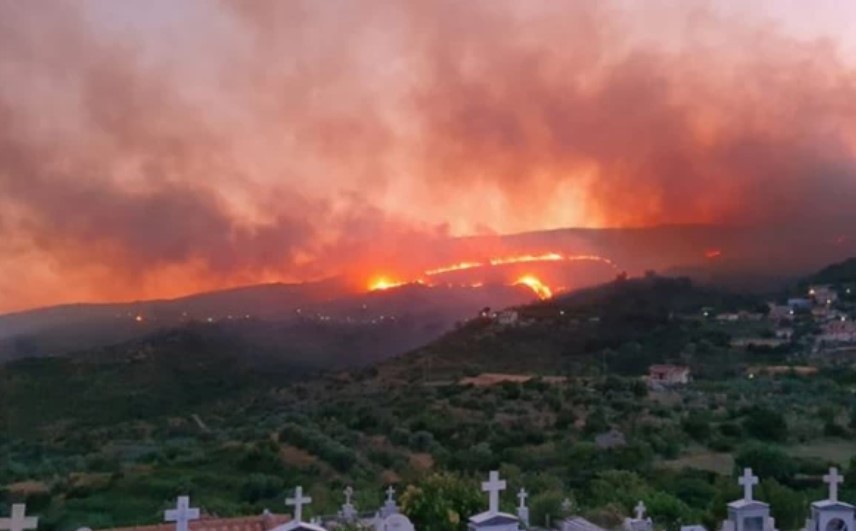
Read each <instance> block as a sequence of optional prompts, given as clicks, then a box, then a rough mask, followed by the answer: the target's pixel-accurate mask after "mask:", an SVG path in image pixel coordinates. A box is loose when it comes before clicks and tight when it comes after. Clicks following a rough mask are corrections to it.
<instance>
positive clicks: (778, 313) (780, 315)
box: [767, 302, 794, 321]
mask: <svg viewBox="0 0 856 531" xmlns="http://www.w3.org/2000/svg"><path fill="white" fill-rule="evenodd" d="M767 306H768V307H769V308H770V313H769V315H768V318H769V319H770V320H772V321H793V320H794V309H793V308H791V307H790V306H787V305H779V304H776V303H775V302H770V303H767Z"/></svg>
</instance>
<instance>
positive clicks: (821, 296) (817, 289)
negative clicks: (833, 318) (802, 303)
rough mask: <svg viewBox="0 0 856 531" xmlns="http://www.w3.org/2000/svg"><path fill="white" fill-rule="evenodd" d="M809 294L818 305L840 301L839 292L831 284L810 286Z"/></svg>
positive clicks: (827, 304)
mask: <svg viewBox="0 0 856 531" xmlns="http://www.w3.org/2000/svg"><path fill="white" fill-rule="evenodd" d="M808 296H809V297H810V298H811V299H812V300H813V301H814V303H815V304H818V305H825V306H829V305H830V304H835V303H836V302H837V301H838V292H837V291H835V289H833V288H832V286H829V285H818V286H810V287H809V289H808Z"/></svg>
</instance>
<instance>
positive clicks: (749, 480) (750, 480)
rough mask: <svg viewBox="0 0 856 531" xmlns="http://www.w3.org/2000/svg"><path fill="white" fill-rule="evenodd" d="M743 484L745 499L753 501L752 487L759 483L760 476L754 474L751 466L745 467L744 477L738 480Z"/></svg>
mask: <svg viewBox="0 0 856 531" xmlns="http://www.w3.org/2000/svg"><path fill="white" fill-rule="evenodd" d="M737 483H739V484H740V485H742V486H743V500H744V501H752V487H754V486H755V485H757V484H758V476H753V475H752V469H751V468H744V469H743V477H741V478H740V479H738V480H737Z"/></svg>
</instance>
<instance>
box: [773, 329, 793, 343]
mask: <svg viewBox="0 0 856 531" xmlns="http://www.w3.org/2000/svg"><path fill="white" fill-rule="evenodd" d="M793 337H794V329H793V328H776V339H785V340H787V341H790V340H791V339H792V338H793Z"/></svg>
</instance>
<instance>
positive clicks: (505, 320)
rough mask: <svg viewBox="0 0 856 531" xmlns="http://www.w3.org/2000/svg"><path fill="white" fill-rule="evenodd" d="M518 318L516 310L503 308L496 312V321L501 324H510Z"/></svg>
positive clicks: (514, 322)
mask: <svg viewBox="0 0 856 531" xmlns="http://www.w3.org/2000/svg"><path fill="white" fill-rule="evenodd" d="M519 320H520V314H518V313H517V310H503V311H501V312H499V313H498V314H496V322H497V323H499V324H501V325H503V326H512V325H515V324H517V321H519Z"/></svg>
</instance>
